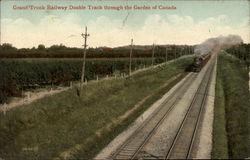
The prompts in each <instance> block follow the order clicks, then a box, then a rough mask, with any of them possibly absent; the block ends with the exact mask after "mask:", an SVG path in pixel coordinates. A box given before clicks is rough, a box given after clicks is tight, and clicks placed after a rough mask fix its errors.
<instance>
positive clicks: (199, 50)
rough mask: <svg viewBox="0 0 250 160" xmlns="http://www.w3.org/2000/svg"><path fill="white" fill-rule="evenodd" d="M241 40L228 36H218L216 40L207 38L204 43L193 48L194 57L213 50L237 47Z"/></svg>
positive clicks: (237, 37)
mask: <svg viewBox="0 0 250 160" xmlns="http://www.w3.org/2000/svg"><path fill="white" fill-rule="evenodd" d="M242 42H243V40H242V38H241V37H240V36H238V35H228V36H219V37H216V38H209V39H207V40H206V41H205V42H203V43H201V44H200V45H197V46H196V47H195V48H194V53H195V54H196V55H203V54H207V53H209V52H210V51H212V50H213V49H214V48H219V49H221V48H228V47H231V46H232V45H237V44H240V43H242Z"/></svg>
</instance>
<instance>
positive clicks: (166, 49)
mask: <svg viewBox="0 0 250 160" xmlns="http://www.w3.org/2000/svg"><path fill="white" fill-rule="evenodd" d="M167 61H168V47H167V46H166V62H167Z"/></svg>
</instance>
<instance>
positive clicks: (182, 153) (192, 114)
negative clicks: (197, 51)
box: [165, 64, 214, 159]
mask: <svg viewBox="0 0 250 160" xmlns="http://www.w3.org/2000/svg"><path fill="white" fill-rule="evenodd" d="M213 67H214V64H211V65H210V66H209V68H208V70H207V72H208V73H206V74H205V77H204V79H203V81H202V83H201V84H200V86H199V88H198V89H197V92H196V94H195V96H194V98H193V100H192V102H191V104H190V106H189V108H188V111H187V112H186V115H185V117H184V119H183V121H182V123H181V125H180V127H179V129H178V131H177V133H176V135H175V137H174V140H173V141H172V144H171V146H170V148H169V150H168V152H167V155H166V157H165V159H190V158H192V157H191V153H192V148H193V144H194V141H195V138H196V135H197V134H196V133H197V130H198V127H199V122H200V120H201V117H202V111H203V108H204V105H205V101H206V96H205V95H206V94H207V92H208V88H209V82H210V81H211V73H212V71H213Z"/></svg>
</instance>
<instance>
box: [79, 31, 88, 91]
mask: <svg viewBox="0 0 250 160" xmlns="http://www.w3.org/2000/svg"><path fill="white" fill-rule="evenodd" d="M81 35H82V37H83V38H84V49H83V62H82V76H81V84H80V85H81V87H80V89H81V90H82V86H83V82H84V73H85V60H86V52H87V51H86V49H87V38H88V36H89V34H88V33H87V26H86V27H85V34H83V33H82V34H81ZM81 90H80V92H81Z"/></svg>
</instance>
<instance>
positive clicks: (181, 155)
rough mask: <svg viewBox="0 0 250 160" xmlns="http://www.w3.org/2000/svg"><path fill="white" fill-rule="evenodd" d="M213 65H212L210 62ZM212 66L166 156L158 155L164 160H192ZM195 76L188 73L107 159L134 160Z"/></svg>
mask: <svg viewBox="0 0 250 160" xmlns="http://www.w3.org/2000/svg"><path fill="white" fill-rule="evenodd" d="M211 63H212V62H211ZM213 68H214V63H213V64H211V65H210V66H208V68H207V71H206V73H205V75H204V77H203V79H202V81H201V83H200V84H199V87H198V89H197V90H196V92H195V94H194V97H193V99H192V102H191V103H190V105H189V106H188V109H187V112H186V113H185V116H184V118H183V120H182V121H181V124H180V126H179V128H178V129H177V133H176V135H175V136H174V137H173V139H172V140H171V142H170V145H169V146H170V147H169V148H168V149H166V154H165V155H161V158H162V157H165V159H188V158H191V157H190V156H191V153H192V148H193V144H194V142H195V138H196V135H197V134H196V133H197V130H198V127H199V123H200V120H201V117H202V113H203V112H202V111H203V108H204V105H205V101H206V94H207V92H208V88H209V83H210V80H211V73H212V71H213ZM195 77H196V74H194V73H191V74H190V76H189V77H188V78H187V79H186V81H185V83H184V84H183V85H180V86H179V87H178V88H177V89H176V90H175V91H174V92H173V93H172V94H171V95H170V96H169V97H168V98H167V99H166V100H165V101H164V102H163V103H162V104H161V105H160V106H159V108H158V109H157V110H156V111H154V113H152V115H151V116H150V117H149V118H147V119H146V120H145V121H144V123H143V124H142V125H141V127H139V128H138V129H137V130H136V131H135V132H134V133H133V134H132V135H131V136H130V137H129V138H128V139H127V140H126V142H125V143H124V144H122V145H121V146H120V147H119V148H118V149H117V150H116V152H115V153H113V154H111V156H110V157H109V158H110V159H137V158H138V157H137V156H138V154H139V153H143V152H144V151H143V148H144V147H145V145H146V144H147V143H148V141H149V140H150V138H151V137H152V136H153V135H154V134H155V132H156V130H157V129H158V128H159V126H160V125H161V124H162V122H163V121H164V119H166V117H167V116H168V115H169V113H170V111H171V110H172V109H173V108H174V107H175V105H176V104H177V102H178V101H179V100H180V99H181V97H182V96H183V95H184V93H185V92H186V91H187V90H188V88H189V86H190V84H192V82H193V80H194V79H195ZM144 154H145V155H147V156H146V157H145V158H147V159H148V158H149V159H159V157H157V156H155V155H151V154H149V153H144Z"/></svg>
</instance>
